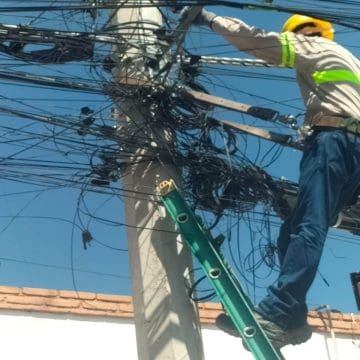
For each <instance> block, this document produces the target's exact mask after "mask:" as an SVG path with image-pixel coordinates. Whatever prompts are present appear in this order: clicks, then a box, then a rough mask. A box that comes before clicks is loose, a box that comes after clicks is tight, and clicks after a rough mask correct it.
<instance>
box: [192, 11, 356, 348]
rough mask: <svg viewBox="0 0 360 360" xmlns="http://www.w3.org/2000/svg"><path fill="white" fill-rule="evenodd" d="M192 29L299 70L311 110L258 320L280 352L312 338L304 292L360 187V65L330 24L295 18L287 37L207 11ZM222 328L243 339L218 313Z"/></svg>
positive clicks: (287, 26)
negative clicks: (292, 201)
mask: <svg viewBox="0 0 360 360" xmlns="http://www.w3.org/2000/svg"><path fill="white" fill-rule="evenodd" d="M194 24H195V25H204V26H208V27H209V28H210V29H212V30H213V31H215V32H217V33H218V34H221V35H222V36H223V37H224V38H225V39H226V40H227V41H228V42H230V43H231V44H232V45H234V46H235V47H236V48H238V49H239V50H242V51H245V52H247V53H250V54H252V55H254V56H255V57H257V58H260V59H263V60H265V61H267V62H268V63H271V64H275V65H281V66H284V67H289V68H294V69H295V70H296V78H297V81H298V85H299V87H300V89H301V93H302V96H303V98H304V102H305V107H306V115H305V120H304V127H303V128H304V129H305V130H307V131H306V132H307V138H306V145H307V146H306V149H305V150H304V153H303V157H302V160H301V163H300V178H299V193H298V199H297V204H296V206H295V209H294V211H293V213H292V214H291V215H290V216H289V217H288V218H287V219H286V220H285V221H284V223H283V225H282V227H281V229H280V234H279V238H278V243H277V247H278V255H279V263H280V272H279V276H278V279H277V282H276V283H275V284H273V285H271V286H269V287H268V292H267V295H266V297H265V298H264V299H263V300H262V301H261V302H260V303H259V304H258V305H257V306H256V313H255V316H256V318H257V320H258V323H259V324H260V326H262V328H263V329H264V331H265V333H266V334H267V336H268V338H269V339H270V341H271V342H272V343H273V345H274V346H275V347H276V348H278V349H279V348H281V347H282V346H285V345H288V344H299V343H302V342H305V341H307V340H308V339H309V338H310V337H311V328H310V327H309V325H308V324H307V311H308V309H307V305H306V294H307V292H308V290H309V288H310V285H311V284H312V282H313V280H314V278H315V275H316V272H317V268H318V265H319V261H320V257H321V254H322V250H323V246H324V242H325V239H326V235H327V232H328V228H329V227H330V226H331V225H333V224H334V223H335V222H336V219H337V216H338V214H339V212H340V210H341V208H342V207H343V206H345V205H347V204H348V203H349V201H350V199H352V198H353V197H354V195H355V194H356V190H357V188H358V186H359V184H360V61H359V59H357V58H356V57H355V56H353V55H352V54H351V53H350V52H349V51H347V50H346V49H344V48H343V47H342V46H340V45H339V44H337V43H335V42H334V41H333V38H334V30H333V27H332V25H331V24H330V23H329V22H327V21H323V20H320V19H316V18H312V17H308V16H302V15H293V16H291V17H290V18H289V19H288V20H287V21H286V23H285V24H284V26H283V29H282V31H281V33H277V32H266V31H264V30H262V29H259V28H256V27H253V26H249V25H247V24H246V23H244V22H243V21H241V20H239V19H234V18H230V17H223V16H217V15H216V14H214V13H212V12H209V11H206V10H205V9H202V11H201V13H200V14H199V15H198V16H197V17H196V19H195V21H194ZM217 325H218V327H220V328H221V329H223V330H224V331H226V332H228V333H230V334H232V335H234V336H239V333H238V331H237V330H236V327H235V326H234V324H233V322H232V321H231V318H230V317H229V316H227V315H225V314H222V315H220V316H219V317H218V319H217Z"/></svg>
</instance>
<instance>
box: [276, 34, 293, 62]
mask: <svg viewBox="0 0 360 360" xmlns="http://www.w3.org/2000/svg"><path fill="white" fill-rule="evenodd" d="M280 43H281V65H283V66H286V67H290V68H293V67H295V47H294V44H293V43H292V40H291V33H289V32H284V33H281V34H280Z"/></svg>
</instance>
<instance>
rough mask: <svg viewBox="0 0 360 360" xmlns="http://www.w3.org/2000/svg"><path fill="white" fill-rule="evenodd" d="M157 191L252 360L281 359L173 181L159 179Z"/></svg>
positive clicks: (205, 231)
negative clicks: (160, 180)
mask: <svg viewBox="0 0 360 360" xmlns="http://www.w3.org/2000/svg"><path fill="white" fill-rule="evenodd" d="M157 192H158V194H159V196H160V198H161V200H162V202H163V204H164V206H165V208H166V209H167V211H168V213H169V214H170V216H171V218H172V219H173V220H174V222H175V223H176V225H177V228H178V231H179V232H180V233H181V235H182V237H183V238H184V240H185V241H186V242H187V244H188V245H189V247H190V249H191V251H192V253H193V255H194V256H195V257H196V258H197V259H198V260H199V262H200V264H201V266H202V269H203V270H204V272H205V273H206V275H207V277H208V279H209V281H210V283H211V284H212V286H213V287H214V289H215V292H216V294H217V295H218V296H219V298H220V299H221V302H222V304H223V306H224V308H225V310H226V312H227V313H228V315H229V316H230V317H231V319H232V320H233V322H234V324H235V325H236V328H237V329H238V331H239V333H240V334H241V337H242V339H243V341H244V342H245V344H246V345H247V346H248V348H249V349H250V351H251V352H252V353H253V355H254V357H255V359H256V360H283V359H284V358H283V357H282V355H281V354H280V353H279V352H277V351H276V349H275V348H274V347H273V346H272V344H271V343H270V341H269V340H268V338H267V337H266V335H265V333H264V332H263V330H262V329H261V327H260V326H259V324H258V323H257V322H256V320H255V317H254V314H253V311H254V308H253V305H252V303H251V301H250V300H249V298H248V297H247V295H246V294H245V292H244V290H243V289H242V287H241V285H240V284H239V282H238V281H237V279H236V278H235V276H234V275H233V273H232V271H231V270H230V268H229V266H228V265H226V264H225V263H224V261H223V260H222V258H221V256H220V255H219V253H218V252H217V251H216V250H215V247H214V245H215V243H214V239H213V238H212V237H211V235H210V233H209V231H208V230H207V229H206V228H204V226H203V225H201V224H200V222H199V221H198V219H197V218H196V216H195V214H194V213H193V212H192V211H191V209H190V208H189V207H188V206H187V204H186V202H185V200H184V199H183V197H182V195H181V194H180V192H179V190H178V189H177V187H176V184H175V182H174V181H173V180H166V181H163V182H161V183H160V184H159V186H158V188H157Z"/></svg>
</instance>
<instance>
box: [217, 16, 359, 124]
mask: <svg viewBox="0 0 360 360" xmlns="http://www.w3.org/2000/svg"><path fill="white" fill-rule="evenodd" d="M211 27H212V29H213V30H214V31H216V32H217V33H219V34H220V35H222V36H223V37H224V38H225V39H227V41H228V42H230V43H231V44H232V45H234V46H235V47H236V48H238V49H239V50H242V51H245V52H247V53H249V54H252V55H254V56H255V57H257V58H260V59H263V60H265V61H266V62H269V63H271V64H274V65H282V66H286V67H290V68H295V69H296V77H297V81H298V84H299V87H300V89H301V93H302V96H303V98H304V102H305V106H306V116H305V124H311V119H312V118H314V116H316V115H330V116H341V117H351V118H355V119H359V121H360V61H359V59H357V58H356V57H355V56H354V55H352V54H351V53H350V52H349V51H348V50H346V49H345V48H344V47H342V46H341V45H339V44H337V43H335V42H333V41H330V40H328V39H325V38H323V37H318V36H316V37H310V36H304V35H301V34H294V33H291V32H285V33H276V32H266V31H264V30H262V29H259V28H256V27H253V26H249V25H247V24H246V23H244V22H243V21H241V20H239V19H234V18H228V17H222V16H217V17H215V18H214V20H213V22H212V25H211Z"/></svg>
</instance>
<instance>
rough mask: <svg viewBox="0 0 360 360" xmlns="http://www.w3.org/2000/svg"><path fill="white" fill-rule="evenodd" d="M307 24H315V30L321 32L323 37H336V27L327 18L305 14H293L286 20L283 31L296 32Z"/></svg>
mask: <svg viewBox="0 0 360 360" xmlns="http://www.w3.org/2000/svg"><path fill="white" fill-rule="evenodd" d="M307 24H309V25H313V26H314V32H319V33H320V34H321V36H322V37H324V38H326V39H329V40H333V39H334V28H333V26H332V25H331V23H330V22H328V21H325V20H320V19H316V18H313V17H310V16H305V15H298V14H296V15H293V16H291V17H290V18H289V19H287V20H286V22H285V24H284V26H283V28H282V32H285V31H291V32H296V30H300V28H302V27H303V26H306V25H307Z"/></svg>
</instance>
